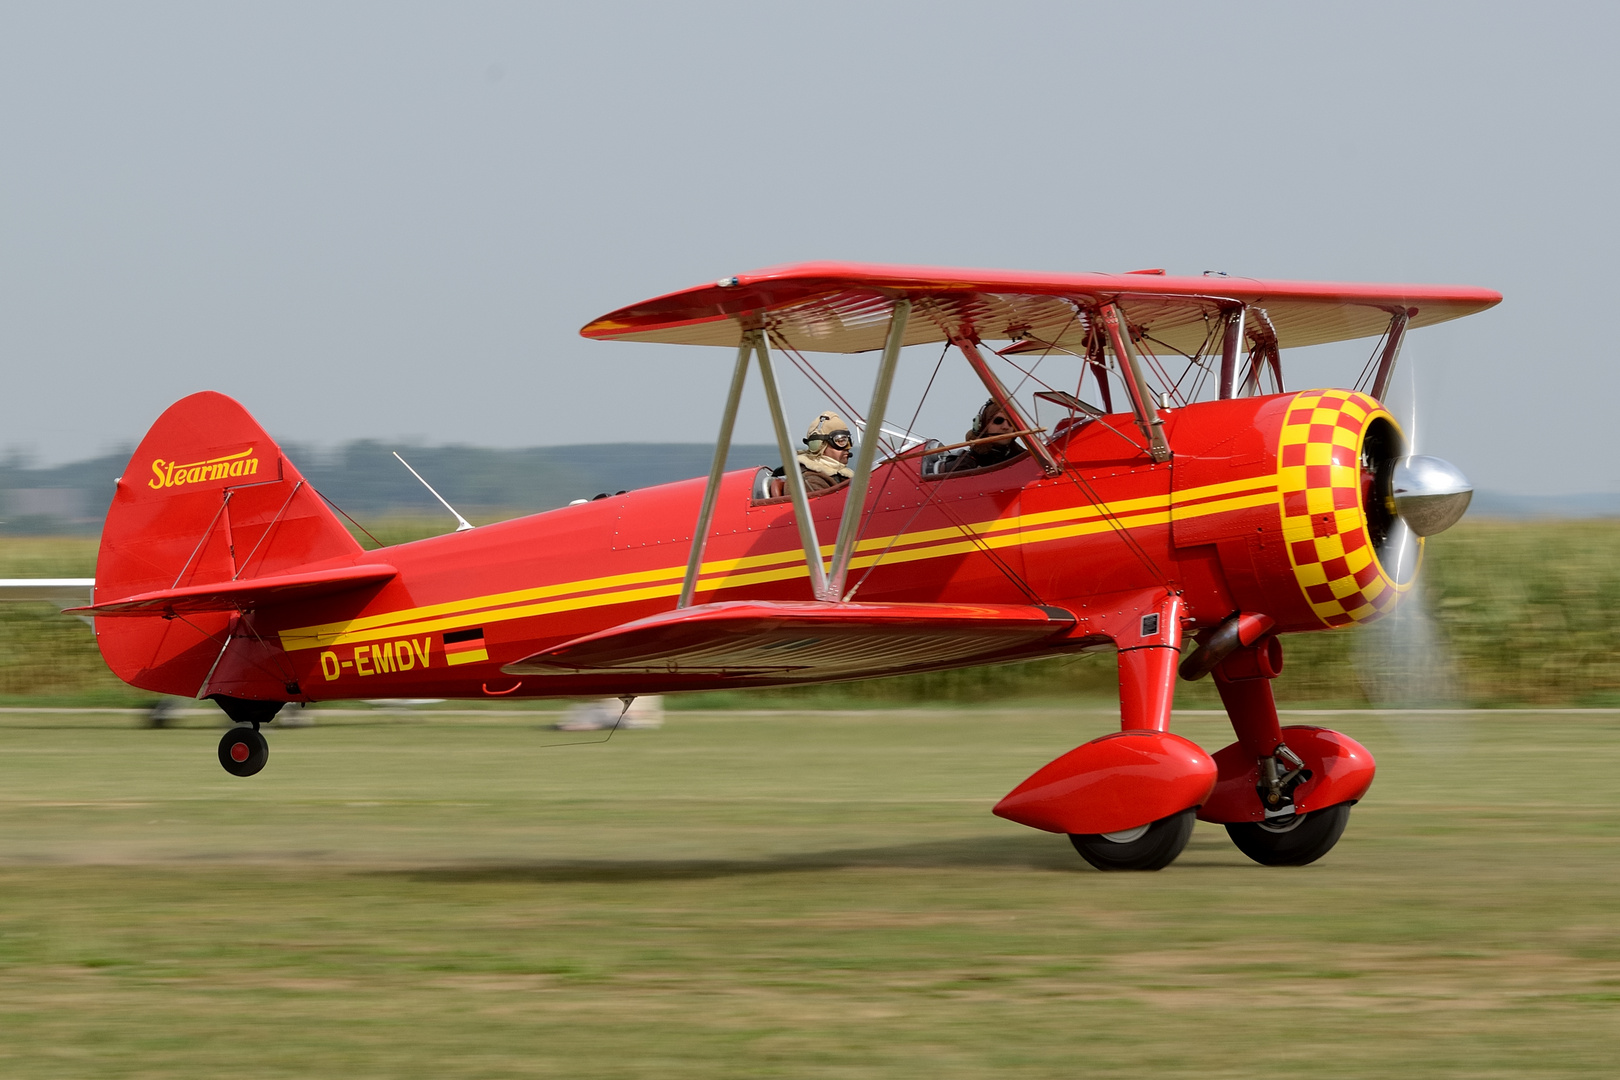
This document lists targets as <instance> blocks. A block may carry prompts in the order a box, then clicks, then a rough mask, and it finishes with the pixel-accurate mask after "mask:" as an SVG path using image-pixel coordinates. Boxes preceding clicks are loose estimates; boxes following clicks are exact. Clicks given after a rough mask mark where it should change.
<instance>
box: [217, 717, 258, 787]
mask: <svg viewBox="0 0 1620 1080" xmlns="http://www.w3.org/2000/svg"><path fill="white" fill-rule="evenodd" d="M269 760H270V744H269V743H268V742H266V741H265V738H264V736H263V735H261V734H259V729H258V728H256V727H233V728H231V730H229V731H227V732H226V733H225V735H224V737H223V738H221V739H220V740H219V763H220V764H221V765H223V766H225V771H226V772H228V773H230V774H231V775H232V776H252V775H253V774H254V773H256V772H258V771H259V770H260V769H262V768H264V763H265V762H266V761H269Z"/></svg>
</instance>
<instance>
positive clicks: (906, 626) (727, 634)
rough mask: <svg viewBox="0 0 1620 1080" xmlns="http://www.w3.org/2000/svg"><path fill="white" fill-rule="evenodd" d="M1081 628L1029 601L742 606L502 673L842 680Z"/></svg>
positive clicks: (708, 610)
mask: <svg viewBox="0 0 1620 1080" xmlns="http://www.w3.org/2000/svg"><path fill="white" fill-rule="evenodd" d="M1074 624H1075V620H1074V617H1073V616H1072V615H1070V614H1069V613H1068V612H1066V611H1063V610H1062V609H1060V608H1046V607H1034V606H1028V605H1012V604H1004V605H989V604H861V603H854V604H833V603H824V602H818V601H776V602H769V601H735V602H730V603H719V604H703V605H699V606H697V607H690V608H683V609H681V610H678V611H671V612H665V613H663V614H660V615H654V616H651V617H649V618H646V619H640V620H637V621H636V622H632V623H626V624H625V625H623V626H619V627H615V628H613V629H611V630H606V631H603V632H601V633H597V634H590V635H587V636H585V637H581V638H576V639H574V640H573V641H568V642H564V643H563V644H561V645H557V646H554V647H552V648H550V649H546V650H544V651H542V652H538V653H535V654H534V655H532V656H528V657H525V658H524V659H522V660H520V661H518V662H517V663H514V664H508V665H507V666H506V667H505V668H503V669H502V670H503V671H505V672H507V673H508V674H512V675H561V674H578V673H582V672H617V673H625V674H629V673H648V672H656V673H659V674H675V675H708V676H720V677H724V676H727V675H732V676H737V677H745V676H751V675H762V674H770V675H786V676H789V677H799V678H804V679H821V678H840V679H842V678H854V677H857V676H866V675H874V674H883V673H888V672H895V671H905V670H917V669H925V668H937V667H955V666H959V665H964V664H974V663H984V662H987V661H992V660H996V659H1003V658H1006V659H1013V658H1017V657H1020V656H1026V655H1035V654H1038V653H1039V652H1043V651H1046V650H1047V649H1049V648H1050V647H1052V646H1053V645H1055V644H1056V643H1057V640H1058V639H1060V638H1062V637H1063V636H1064V635H1065V634H1066V633H1067V632H1068V631H1069V630H1070V629H1071V628H1072V627H1073V626H1074Z"/></svg>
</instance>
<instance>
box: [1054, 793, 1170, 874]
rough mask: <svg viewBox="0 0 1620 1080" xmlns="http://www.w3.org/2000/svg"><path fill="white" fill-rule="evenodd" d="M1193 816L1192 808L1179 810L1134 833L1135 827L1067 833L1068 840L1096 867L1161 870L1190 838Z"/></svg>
mask: <svg viewBox="0 0 1620 1080" xmlns="http://www.w3.org/2000/svg"><path fill="white" fill-rule="evenodd" d="M1196 816H1197V809H1196V808H1193V809H1189V810H1183V811H1182V812H1181V813H1179V814H1172V815H1171V816H1170V817H1167V818H1162V819H1160V820H1158V821H1155V822H1154V823H1153V824H1151V825H1148V826H1146V827H1145V829H1144V831H1143V832H1141V833H1140V834H1138V835H1134V836H1133V835H1131V834H1133V833H1136V830H1135V829H1130V830H1127V831H1126V832H1123V833H1070V834H1069V843H1071V844H1073V845H1074V850H1076V851H1078V852H1079V853H1080V857H1081V858H1082V859H1084V860H1086V862H1088V863H1090V864H1091V865H1092V866H1095V867H1096V868H1097V869H1099V870H1163V869H1164V868H1165V867H1167V866H1169V865H1170V864H1171V863H1173V862H1175V861H1176V856H1177V855H1180V854H1181V852H1182V849H1183V848H1185V847H1186V846H1187V841H1188V840H1190V839H1192V831H1193V822H1194V820H1195V818H1196ZM1110 837H1114V838H1115V839H1109V838H1110ZM1119 837H1128V839H1119Z"/></svg>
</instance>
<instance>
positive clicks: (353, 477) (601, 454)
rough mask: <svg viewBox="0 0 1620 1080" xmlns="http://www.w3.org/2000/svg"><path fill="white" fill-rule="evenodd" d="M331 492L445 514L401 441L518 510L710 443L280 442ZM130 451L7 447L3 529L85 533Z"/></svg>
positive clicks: (474, 491) (736, 455)
mask: <svg viewBox="0 0 1620 1080" xmlns="http://www.w3.org/2000/svg"><path fill="white" fill-rule="evenodd" d="M283 449H284V450H285V452H286V454H287V456H288V457H289V458H291V459H292V462H293V464H294V465H296V466H297V467H298V469H299V471H300V472H302V473H303V474H304V476H305V477H307V478H308V479H309V481H310V483H312V484H314V485H315V488H316V490H318V491H320V492H321V493H322V494H323V495H325V496H326V497H327V498H328V499H330V500H332V501H333V502H334V503H336V504H337V505H339V506H341V507H342V508H343V509H344V510H346V511H347V512H348V513H350V514H352V515H354V516H355V517H356V518H357V519H359V520H360V522H361V523H362V524H368V525H369V522H368V520H367V519H368V518H369V519H377V518H388V517H400V516H406V517H417V516H433V515H442V514H443V513H444V511H443V510H442V509H441V508H440V507H439V505H438V503H436V502H434V501H433V497H432V496H431V495H429V494H428V493H427V491H426V490H425V489H424V488H423V487H422V485H421V484H419V483H418V482H417V481H416V479H415V478H414V477H413V476H411V474H410V473H408V472H406V471H405V469H404V467H403V466H401V465H400V463H399V462H397V461H395V460H394V457H393V452H394V451H395V450H398V451H399V452H400V453H401V454H402V455H403V456H404V457H405V459H406V460H407V461H409V462H410V463H411V465H412V466H413V467H414V468H415V469H416V471H417V472H419V473H421V474H422V475H423V476H424V477H425V478H426V479H427V481H428V482H429V483H431V484H432V485H433V486H434V487H435V488H437V489H438V491H439V493H440V494H441V495H443V496H444V497H445V498H446V499H448V500H449V501H450V502H451V504H452V505H454V506H455V507H456V508H457V509H458V510H460V511H461V512H462V513H464V514H467V515H468V516H470V517H474V519H475V520H476V519H477V518H478V517H484V518H488V517H491V516H501V515H503V514H504V515H516V514H523V513H534V512H537V511H540V510H549V509H552V508H554V507H558V506H566V505H567V504H568V503H570V502H572V501H573V500H575V499H589V498H591V497H593V496H595V495H597V494H601V493H604V492H605V493H607V494H613V493H614V492H617V491H633V490H635V489H637V488H644V487H652V486H654V485H656V484H667V483H671V482H673V481H676V480H685V479H689V478H691V477H694V476H703V475H705V474H707V473H708V471H709V462H710V458H711V456H712V455H713V453H714V448H713V446H712V445H705V444H702V443H675V444H659V443H600V444H594V445H584V446H537V447H530V448H528V449H522V450H495V449H489V448H486V447H476V446H421V445H413V444H410V443H391V442H380V441H377V440H373V439H362V440H359V441H357V442H351V443H346V444H344V445H343V446H340V447H337V448H335V449H324V450H323V449H320V448H316V447H310V446H301V445H298V444H286V445H284V446H283ZM129 455H130V451H129V450H124V451H121V452H117V453H112V454H107V455H104V456H101V457H97V458H91V459H89V460H87V461H76V462H73V463H71V464H68V465H57V466H52V467H48V468H40V467H36V466H34V465H33V464H32V463H30V462H29V461H28V460H27V459H26V458H23V457H21V456H19V455H16V454H13V455H12V456H10V457H9V458H6V459H4V460H0V533H3V534H7V535H12V536H49V535H75V534H77V535H91V534H94V533H96V532H98V531H99V530H100V528H101V522H102V520H103V519H104V518H105V517H106V514H107V506H108V505H109V504H110V503H111V502H112V493H113V481H114V480H115V479H117V477H118V476H120V475H121V474H122V473H123V471H124V468H125V467H126V465H128V464H129ZM779 457H780V455H778V454H777V452H776V447H775V446H774V445H738V446H734V447H732V450H731V454H730V457H729V459H728V462H727V465H728V467H729V468H734V469H739V468H746V467H748V466H750V465H772V466H775V465H778V464H780V461H779Z"/></svg>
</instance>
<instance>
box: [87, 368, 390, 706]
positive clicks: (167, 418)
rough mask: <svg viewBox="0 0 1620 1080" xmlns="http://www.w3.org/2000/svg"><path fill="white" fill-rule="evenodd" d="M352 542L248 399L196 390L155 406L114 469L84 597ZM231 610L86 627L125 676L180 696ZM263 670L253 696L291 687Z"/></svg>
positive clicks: (290, 565) (187, 579) (261, 568)
mask: <svg viewBox="0 0 1620 1080" xmlns="http://www.w3.org/2000/svg"><path fill="white" fill-rule="evenodd" d="M360 551H361V548H360V545H359V544H358V543H356V542H355V540H354V538H353V537H351V536H350V535H349V532H348V530H347V529H345V528H344V527H343V525H342V524H341V523H340V522H339V521H338V520H337V518H336V517H334V516H333V514H332V512H331V511H330V510H329V509H327V507H326V504H325V502H324V501H323V500H322V499H321V497H320V496H319V495H318V494H316V492H315V490H314V489H313V488H311V487H310V486H309V483H308V481H306V480H305V479H304V478H303V476H302V475H301V474H300V473H299V472H298V470H297V469H296V468H294V467H293V464H292V462H290V461H288V460H287V458H286V457H285V456H284V455H283V454H282V452H281V448H280V447H279V446H277V445H276V444H275V442H274V440H272V439H271V438H270V436H269V435H267V434H265V431H264V429H263V428H261V427H260V426H259V425H258V423H257V422H256V421H255V420H254V419H253V417H251V416H249V415H248V413H247V410H245V409H243V408H242V406H241V405H239V404H237V403H236V402H235V401H233V400H231V399H230V398H228V397H226V396H225V395H223V394H216V393H213V392H204V393H201V394H193V395H191V396H190V397H188V398H183V399H182V400H180V401H177V402H175V403H174V404H173V405H171V406H170V407H169V409H168V410H167V411H166V412H165V413H164V414H163V415H162V416H160V417H158V419H157V422H156V423H155V424H153V425H152V429H151V430H150V431H148V432H147V433H146V438H145V439H143V440H142V441H141V445H140V446H139V447H138V448H137V449H136V451H135V456H134V457H133V458H132V459H131V460H130V463H129V466H128V467H127V468H126V469H125V470H124V475H123V476H122V477H120V478H119V480H118V490H117V492H116V494H115V495H114V496H113V502H112V508H111V509H110V510H108V512H107V523H106V525H105V526H104V527H103V529H102V533H101V552H100V555H99V556H98V558H97V560H96V593H95V598H96V602H97V603H110V602H113V601H116V600H119V599H121V598H124V597H129V596H134V595H137V594H140V593H148V592H154V591H158V590H165V589H175V588H178V587H183V586H188V585H207V584H209V583H214V582H225V581H243V580H249V579H252V578H257V577H264V576H268V575H272V574H285V573H287V572H289V571H291V570H293V569H295V568H298V567H304V566H307V565H309V564H311V563H320V562H324V561H326V560H331V559H341V558H342V557H343V556H353V555H358V554H359V553H360ZM235 618H236V616H235V615H232V614H227V613H222V612H206V613H196V614H192V615H184V616H181V617H177V618H172V619H161V618H152V619H98V620H96V634H97V641H98V643H99V644H100V646H101V653H102V656H103V657H105V658H106V660H107V664H108V666H110V667H111V668H112V669H113V672H114V673H115V674H116V675H117V676H118V677H119V678H121V679H123V680H124V681H125V682H127V683H131V684H133V685H135V686H140V687H144V688H146V689H148V690H156V691H160V692H162V693H167V694H182V695H186V696H190V695H193V694H196V693H198V691H199V690H200V688H201V687H202V685H203V683H204V681H205V680H206V679H207V678H208V674H209V672H210V670H212V668H213V666H214V663H215V661H216V660H217V659H218V657H219V655H220V652H221V649H222V647H223V644H224V642H225V640H226V636H227V634H228V633H229V630H230V627H231V625H232V621H233V620H234V619H235ZM266 680H267V682H268V683H269V684H270V685H268V686H267V687H266V688H265V692H264V694H263V695H262V696H297V695H296V691H294V690H291V689H289V688H287V687H285V686H280V685H276V684H275V679H274V678H273V673H267V674H266ZM250 696H261V695H260V694H252V695H250Z"/></svg>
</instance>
